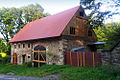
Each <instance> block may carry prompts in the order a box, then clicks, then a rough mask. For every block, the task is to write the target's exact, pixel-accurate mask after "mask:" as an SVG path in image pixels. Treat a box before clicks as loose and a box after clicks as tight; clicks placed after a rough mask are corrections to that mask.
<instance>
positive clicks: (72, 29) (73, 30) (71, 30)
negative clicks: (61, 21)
mask: <svg viewBox="0 0 120 80" xmlns="http://www.w3.org/2000/svg"><path fill="white" fill-rule="evenodd" d="M70 34H73V35H74V34H75V28H74V27H70Z"/></svg>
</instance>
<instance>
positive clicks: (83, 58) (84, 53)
mask: <svg viewBox="0 0 120 80" xmlns="http://www.w3.org/2000/svg"><path fill="white" fill-rule="evenodd" d="M83 66H85V52H83Z"/></svg>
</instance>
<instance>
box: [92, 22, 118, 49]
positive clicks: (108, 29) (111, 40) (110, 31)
mask: <svg viewBox="0 0 120 80" xmlns="http://www.w3.org/2000/svg"><path fill="white" fill-rule="evenodd" d="M94 31H95V33H96V35H97V37H98V41H105V42H107V44H106V45H105V47H106V48H111V47H112V46H113V45H114V44H116V42H118V41H119V40H120V23H107V24H105V25H104V27H98V29H94Z"/></svg>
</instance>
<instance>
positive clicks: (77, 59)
mask: <svg viewBox="0 0 120 80" xmlns="http://www.w3.org/2000/svg"><path fill="white" fill-rule="evenodd" d="M77 64H78V66H79V55H78V52H77Z"/></svg>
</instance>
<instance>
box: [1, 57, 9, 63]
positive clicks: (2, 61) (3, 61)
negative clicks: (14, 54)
mask: <svg viewBox="0 0 120 80" xmlns="http://www.w3.org/2000/svg"><path fill="white" fill-rule="evenodd" d="M7 63H10V56H9V55H7V56H6V57H2V56H1V57H0V64H7Z"/></svg>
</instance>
